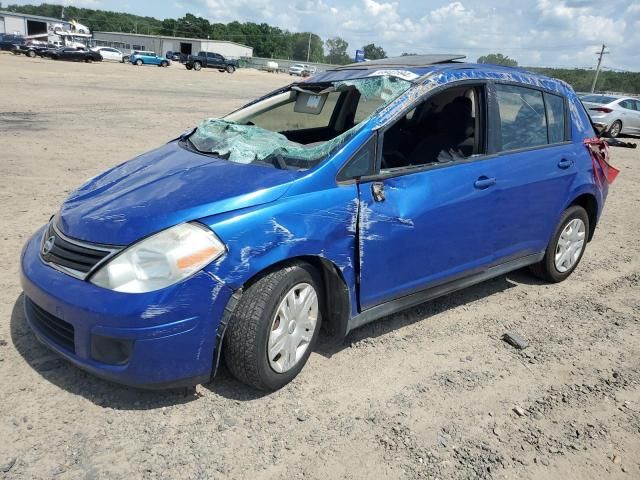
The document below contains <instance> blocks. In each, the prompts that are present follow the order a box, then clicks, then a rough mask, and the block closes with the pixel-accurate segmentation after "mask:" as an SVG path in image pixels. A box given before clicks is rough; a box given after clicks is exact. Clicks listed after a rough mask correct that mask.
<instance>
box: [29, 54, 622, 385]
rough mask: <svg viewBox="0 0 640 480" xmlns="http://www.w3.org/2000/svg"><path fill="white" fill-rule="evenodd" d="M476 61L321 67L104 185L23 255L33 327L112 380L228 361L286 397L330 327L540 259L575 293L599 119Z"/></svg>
mask: <svg viewBox="0 0 640 480" xmlns="http://www.w3.org/2000/svg"><path fill="white" fill-rule="evenodd" d="M460 58H463V57H453V56H418V57H403V58H402V59H386V60H383V61H375V62H367V63H360V64H354V65H348V66H345V67H339V68H335V69H333V70H329V71H326V72H323V73H319V74H317V75H315V76H313V77H311V78H309V79H306V80H305V81H301V82H298V83H294V84H291V85H289V86H286V87H284V88H281V89H279V90H276V91H274V92H272V93H270V94H268V95H266V96H264V97H262V98H260V99H258V100H256V101H253V102H251V103H249V104H247V105H245V106H244V107H242V108H240V109H239V110H237V111H235V112H233V113H231V114H229V115H227V116H226V117H224V118H222V119H208V120H205V121H204V122H202V123H201V124H200V125H199V126H198V127H197V128H195V129H194V130H193V131H190V132H187V133H185V134H183V135H182V136H180V137H179V138H177V139H175V140H172V141H170V142H169V143H167V144H166V145H163V146H161V147H159V148H157V149H156V150H153V151H151V152H149V153H145V154H143V155H141V156H139V157H136V158H134V159H133V160H130V161H128V162H125V163H123V164H121V165H119V166H116V167H114V168H112V169H111V170H109V171H107V172H105V173H103V174H101V175H98V176H97V177H95V178H93V179H91V180H89V181H88V182H87V183H85V184H84V185H82V186H81V187H80V188H79V189H78V190H76V191H75V192H73V193H72V194H71V195H70V196H69V197H68V198H67V200H66V201H65V202H64V203H63V205H62V206H61V208H60V210H59V211H58V212H57V213H56V214H55V215H54V216H53V217H52V218H51V221H50V222H49V223H48V224H47V225H45V226H43V227H42V228H41V229H40V230H38V231H37V232H36V233H35V235H34V236H33V237H32V238H31V239H30V240H29V241H28V242H27V244H26V246H25V248H24V250H23V252H22V285H23V289H24V292H25V311H26V318H27V321H28V323H29V325H30V326H31V328H32V329H33V331H34V332H35V334H36V335H37V337H38V338H39V339H40V340H41V341H42V342H43V343H45V344H46V345H47V346H49V347H50V348H52V349H53V350H55V351H56V352H58V353H59V354H60V355H62V356H63V357H65V358H66V359H68V360H69V361H71V362H72V363H74V364H75V365H77V366H78V367H80V368H82V369H85V370H87V371H89V372H92V373H93V374H95V375H98V376H100V377H104V378H106V379H109V380H113V381H115V382H119V383H123V384H129V385H136V386H144V387H156V388H157V387H170V386H179V385H194V384H197V383H201V382H207V381H208V380H209V379H210V378H211V376H212V375H213V374H214V373H215V371H216V368H217V366H218V363H219V362H220V360H221V358H222V359H224V361H225V363H226V365H227V366H228V368H229V370H230V371H231V372H232V373H233V374H234V375H235V376H236V377H237V378H239V379H240V380H242V381H243V382H246V383H247V384H250V385H253V386H255V387H257V388H261V389H267V390H274V389H278V388H280V387H282V386H283V385H285V384H286V383H287V382H289V381H291V380H292V379H293V378H294V377H295V376H296V375H297V374H298V373H299V372H300V370H301V369H302V367H303V366H304V364H305V363H306V361H307V359H308V357H309V355H310V352H311V350H312V349H313V347H314V343H315V342H316V339H317V337H318V333H319V330H320V327H321V324H324V326H325V328H326V329H327V330H328V331H329V332H331V333H332V334H333V335H335V336H336V337H337V338H342V337H344V336H345V335H346V334H347V333H348V332H349V331H351V330H353V329H354V328H357V327H359V326H361V325H363V324H365V323H368V322H371V321H373V320H376V319H378V318H380V317H384V316H386V315H389V314H391V313H393V312H396V311H398V310H401V309H405V308H407V307H410V306H413V305H416V304H419V303H421V302H425V301H427V300H429V299H432V298H434V297H436V296H439V295H443V294H446V293H449V292H452V291H454V290H456V289H460V288H463V287H466V286H469V285H472V284H474V283H477V282H480V281H483V280H486V279H488V278H491V277H495V276H497V275H501V274H504V273H506V272H508V271H510V270H514V269H518V268H521V267H525V266H530V267H531V270H532V271H533V272H534V273H535V274H537V275H538V276H540V277H542V278H544V279H546V280H548V281H551V282H559V281H562V280H564V279H565V278H567V277H568V276H569V275H570V274H571V272H572V271H573V270H574V269H575V268H576V266H577V264H578V262H579V261H580V259H581V257H582V254H583V253H584V250H585V247H586V244H587V242H588V241H589V240H590V239H591V238H592V236H593V232H594V229H595V227H596V224H597V221H598V218H599V217H600V213H601V212H602V208H603V205H604V201H605V198H606V195H607V189H608V185H607V184H608V181H611V180H612V179H611V178H610V176H607V171H606V170H607V167H608V164H607V163H606V158H605V159H602V161H598V160H597V158H596V157H597V155H595V154H593V153H592V152H593V145H591V144H589V141H590V140H589V139H592V138H593V137H595V133H594V130H593V128H592V125H591V123H590V121H589V117H588V115H587V113H586V112H585V110H584V108H583V106H582V104H581V102H580V100H579V99H578V98H577V97H576V94H575V93H574V92H573V90H572V89H571V88H570V87H569V86H568V85H567V84H566V83H563V82H561V81H558V80H554V79H551V78H547V77H543V76H540V75H536V74H533V73H528V72H526V71H522V70H517V69H512V68H505V67H498V66H491V65H475V64H467V63H462V62H458V61H456V60H459V59H460ZM591 141H592V142H597V141H598V140H597V139H595V140H591ZM604 154H605V155H604V156H605V157H606V149H604Z"/></svg>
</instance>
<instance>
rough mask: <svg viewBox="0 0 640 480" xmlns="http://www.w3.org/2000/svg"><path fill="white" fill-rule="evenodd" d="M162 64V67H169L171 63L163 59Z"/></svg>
mask: <svg viewBox="0 0 640 480" xmlns="http://www.w3.org/2000/svg"><path fill="white" fill-rule="evenodd" d="M160 66H161V67H168V66H169V63H168V62H165V61H164V60H163V61H162V62H160Z"/></svg>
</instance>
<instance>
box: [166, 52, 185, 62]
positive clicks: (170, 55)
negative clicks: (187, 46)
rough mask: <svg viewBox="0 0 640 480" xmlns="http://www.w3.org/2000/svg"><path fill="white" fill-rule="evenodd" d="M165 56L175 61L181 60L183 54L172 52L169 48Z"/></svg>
mask: <svg viewBox="0 0 640 480" xmlns="http://www.w3.org/2000/svg"><path fill="white" fill-rule="evenodd" d="M165 56H166V57H167V58H168V59H169V60H173V61H175V62H180V61H181V60H182V57H183V54H181V53H180V52H172V51H171V50H169V51H168V52H167V54H166V55H165ZM185 57H186V56H185Z"/></svg>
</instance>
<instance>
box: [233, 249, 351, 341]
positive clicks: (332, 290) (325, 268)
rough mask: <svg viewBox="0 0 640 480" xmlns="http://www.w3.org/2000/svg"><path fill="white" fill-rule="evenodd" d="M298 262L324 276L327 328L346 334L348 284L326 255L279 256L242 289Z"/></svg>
mask: <svg viewBox="0 0 640 480" xmlns="http://www.w3.org/2000/svg"><path fill="white" fill-rule="evenodd" d="M296 263H306V264H307V265H310V266H311V267H312V268H313V269H314V270H315V271H316V272H317V273H318V276H319V277H320V279H321V280H322V291H323V313H324V315H323V325H324V328H325V329H326V330H327V331H328V332H329V333H330V334H331V336H334V337H336V338H344V336H345V335H346V331H347V324H348V322H349V316H350V312H351V301H350V298H349V288H348V287H347V282H346V280H345V278H344V276H343V275H342V272H341V271H340V269H339V268H338V266H337V265H336V264H335V263H333V262H332V261H331V260H329V259H327V258H324V257H321V256H316V255H300V256H296V257H290V258H287V259H284V260H280V261H278V262H276V263H274V264H271V265H269V266H267V267H265V268H263V269H262V270H260V271H259V272H257V273H255V274H254V275H253V276H252V277H251V278H249V279H248V280H247V281H245V282H244V284H243V285H242V289H243V290H245V289H247V288H248V287H249V286H251V285H252V284H253V283H255V282H256V281H257V280H259V279H260V278H262V277H264V276H265V275H268V274H269V273H271V272H273V271H275V270H280V269H281V268H283V267H285V266H288V265H291V264H296ZM329 300H330V301H329Z"/></svg>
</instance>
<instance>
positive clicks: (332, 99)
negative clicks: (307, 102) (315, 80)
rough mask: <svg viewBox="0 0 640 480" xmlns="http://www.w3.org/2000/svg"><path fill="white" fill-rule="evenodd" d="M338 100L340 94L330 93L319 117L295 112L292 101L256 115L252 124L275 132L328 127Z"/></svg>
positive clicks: (252, 119)
mask: <svg viewBox="0 0 640 480" xmlns="http://www.w3.org/2000/svg"><path fill="white" fill-rule="evenodd" d="M338 98H340V92H331V93H329V96H328V97H327V100H326V101H325V103H324V106H323V107H322V111H321V112H320V113H319V114H318V115H313V114H310V113H301V112H296V111H294V109H293V108H294V106H295V102H294V101H291V102H288V103H285V104H283V105H279V106H277V107H275V108H272V109H271V110H267V111H266V112H262V113H259V114H257V115H255V116H254V117H252V118H251V122H253V124H254V125H257V126H258V127H261V128H265V129H267V130H272V131H275V132H287V131H291V130H302V129H307V128H320V127H328V126H329V123H330V122H331V116H332V115H333V111H334V110H335V107H336V103H337V102H338Z"/></svg>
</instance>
